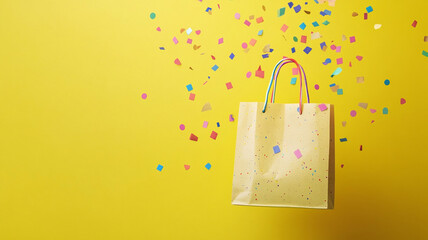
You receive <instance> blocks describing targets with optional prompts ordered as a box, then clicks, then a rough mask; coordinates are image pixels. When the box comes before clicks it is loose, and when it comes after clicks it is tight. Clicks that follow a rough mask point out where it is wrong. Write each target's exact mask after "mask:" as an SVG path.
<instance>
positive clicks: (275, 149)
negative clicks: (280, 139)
mask: <svg viewBox="0 0 428 240" xmlns="http://www.w3.org/2000/svg"><path fill="white" fill-rule="evenodd" d="M273 152H274V153H275V154H277V153H279V152H281V150H279V146H278V145H275V146H273Z"/></svg>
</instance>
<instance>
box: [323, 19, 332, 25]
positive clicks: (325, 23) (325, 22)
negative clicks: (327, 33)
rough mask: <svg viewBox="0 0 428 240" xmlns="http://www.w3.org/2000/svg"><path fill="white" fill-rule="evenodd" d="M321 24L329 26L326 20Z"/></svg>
mask: <svg viewBox="0 0 428 240" xmlns="http://www.w3.org/2000/svg"><path fill="white" fill-rule="evenodd" d="M322 24H324V25H325V26H327V25H329V24H330V22H329V21H327V20H325V21H324V22H323V23H322Z"/></svg>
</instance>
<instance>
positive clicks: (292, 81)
mask: <svg viewBox="0 0 428 240" xmlns="http://www.w3.org/2000/svg"><path fill="white" fill-rule="evenodd" d="M296 82H297V78H295V77H294V78H291V82H290V84H293V85H295V84H296Z"/></svg>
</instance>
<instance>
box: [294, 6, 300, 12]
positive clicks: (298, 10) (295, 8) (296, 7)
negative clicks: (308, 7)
mask: <svg viewBox="0 0 428 240" xmlns="http://www.w3.org/2000/svg"><path fill="white" fill-rule="evenodd" d="M293 9H294V11H295V12H296V13H298V12H300V10H302V7H301V6H300V5H297V6H295V7H294V8H293Z"/></svg>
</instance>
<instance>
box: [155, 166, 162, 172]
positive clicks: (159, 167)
mask: <svg viewBox="0 0 428 240" xmlns="http://www.w3.org/2000/svg"><path fill="white" fill-rule="evenodd" d="M162 169H163V166H162V165H160V164H159V165H158V166H157V167H156V170H158V171H159V172H160V171H162Z"/></svg>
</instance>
